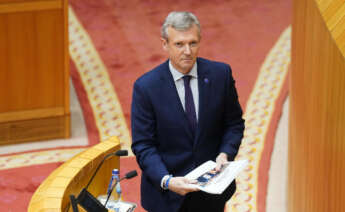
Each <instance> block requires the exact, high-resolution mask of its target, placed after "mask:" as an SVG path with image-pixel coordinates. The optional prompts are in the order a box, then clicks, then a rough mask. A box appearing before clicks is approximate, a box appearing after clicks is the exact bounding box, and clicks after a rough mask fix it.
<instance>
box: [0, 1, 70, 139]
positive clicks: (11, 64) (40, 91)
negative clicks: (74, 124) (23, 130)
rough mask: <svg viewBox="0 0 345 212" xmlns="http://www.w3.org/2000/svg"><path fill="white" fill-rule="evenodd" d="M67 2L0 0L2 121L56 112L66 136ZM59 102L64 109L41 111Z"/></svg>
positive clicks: (10, 122)
mask: <svg viewBox="0 0 345 212" xmlns="http://www.w3.org/2000/svg"><path fill="white" fill-rule="evenodd" d="M67 3H68V2H67V0H41V1H37V0H21V1H19V0H18V1H6V0H0V47H1V48H0V123H1V126H18V124H19V125H21V123H22V121H24V120H27V121H29V120H32V121H33V122H35V123H37V122H39V119H40V118H43V119H42V124H43V123H46V121H45V120H44V119H46V118H57V117H60V118H62V119H63V120H65V123H63V124H62V123H61V126H60V127H58V129H60V128H61V127H63V128H64V134H63V135H64V136H62V137H68V136H69V134H70V129H69V122H68V120H69V119H70V118H69V115H70V114H69V113H70V111H69V56H68V25H67V22H68V20H67V18H68V16H67V14H68V4H67ZM54 5H55V6H54ZM57 108H63V111H62V112H63V113H62V114H61V112H60V113H59V114H56V113H51V114H48V113H45V117H42V114H41V113H40V111H54V110H56V109H57ZM35 111H36V112H37V113H35ZM13 114H15V115H16V116H13ZM21 114H30V117H29V118H28V116H21ZM60 118H58V119H60ZM34 119H35V120H34ZM16 121H18V123H17V122H16ZM51 123H53V122H51ZM42 124H39V123H38V124H37V125H35V126H43V125H42ZM1 126H0V128H1ZM52 128H54V126H51V127H50V129H52ZM4 129H5V128H4ZM4 129H0V131H2V132H3V131H4ZM6 129H8V128H6ZM32 130H33V132H35V131H37V130H40V129H32ZM41 130H43V129H41ZM8 133H9V132H8ZM53 134H54V135H53ZM53 134H52V137H56V135H57V134H61V133H60V130H59V132H58V131H56V132H54V133H53ZM0 136H1V135H0ZM3 137H4V136H3ZM44 138H46V136H44ZM44 138H43V137H42V138H41V139H44ZM36 139H37V136H35V137H32V138H31V139H30V138H27V139H25V140H36ZM41 139H39V140H41ZM22 141H24V140H22ZM11 142H20V140H18V139H17V140H16V141H14V140H6V141H3V140H0V144H5V143H11Z"/></svg>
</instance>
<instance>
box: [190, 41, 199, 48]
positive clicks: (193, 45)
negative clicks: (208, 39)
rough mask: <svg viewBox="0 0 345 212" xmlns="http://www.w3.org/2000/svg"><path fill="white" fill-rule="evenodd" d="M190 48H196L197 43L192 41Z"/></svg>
mask: <svg viewBox="0 0 345 212" xmlns="http://www.w3.org/2000/svg"><path fill="white" fill-rule="evenodd" d="M190 46H191V47H196V46H198V42H196V41H193V42H191V43H190Z"/></svg>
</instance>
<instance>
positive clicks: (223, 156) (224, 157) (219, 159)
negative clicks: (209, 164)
mask: <svg viewBox="0 0 345 212" xmlns="http://www.w3.org/2000/svg"><path fill="white" fill-rule="evenodd" d="M228 162H229V161H228V155H227V154H226V153H224V152H221V153H220V154H219V155H218V156H217V158H216V163H217V166H216V168H215V170H216V172H219V171H220V168H221V167H222V165H224V164H226V163H228Z"/></svg>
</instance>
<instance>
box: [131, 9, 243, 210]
mask: <svg viewBox="0 0 345 212" xmlns="http://www.w3.org/2000/svg"><path fill="white" fill-rule="evenodd" d="M161 34H162V38H161V40H162V46H163V49H164V50H165V51H166V52H167V54H168V56H169V60H167V61H166V62H164V63H163V64H161V65H159V66H157V67H156V68H154V69H153V70H152V71H150V72H147V73H146V74H144V75H143V76H141V77H140V78H139V79H138V80H137V81H136V82H135V84H134V90H133V101H132V114H131V119H132V137H133V143H132V149H133V152H134V154H135V155H136V158H137V161H138V164H139V166H140V168H141V169H142V178H141V203H142V206H143V207H144V208H145V209H146V210H148V211H149V212H175V211H179V212H191V211H193V212H194V211H198V212H200V211H201V212H202V211H208V212H209V211H212V212H218V211H219V212H220V211H224V206H225V203H226V201H227V200H228V199H230V197H231V196H232V195H233V193H234V192H235V189H236V185H235V182H233V183H232V184H231V185H230V186H229V187H228V188H227V189H226V190H225V191H224V192H223V194H221V195H211V194H207V193H205V192H202V191H198V190H197V189H196V188H195V187H193V186H191V184H193V183H195V182H193V181H189V180H187V179H186V178H184V177H183V176H184V175H186V174H187V173H188V172H190V171H191V170H193V169H194V168H196V167H197V166H199V165H200V164H202V163H204V162H205V161H208V160H215V161H216V162H217V170H219V169H220V167H221V165H222V164H224V163H226V162H228V160H233V159H234V158H235V156H236V154H237V152H238V148H239V146H240V144H241V139H242V137H243V130H244V120H243V119H242V110H241V107H240V104H239V102H238V97H237V92H236V89H235V82H234V80H233V78H232V74H231V69H230V67H229V65H226V64H224V63H219V62H214V61H210V60H206V59H203V58H198V57H197V56H198V51H199V47H200V39H201V30H200V24H199V21H198V20H197V18H196V17H195V16H194V15H193V14H192V13H189V12H171V13H170V14H169V15H168V17H167V18H166V19H165V22H164V24H163V26H162V29H161Z"/></svg>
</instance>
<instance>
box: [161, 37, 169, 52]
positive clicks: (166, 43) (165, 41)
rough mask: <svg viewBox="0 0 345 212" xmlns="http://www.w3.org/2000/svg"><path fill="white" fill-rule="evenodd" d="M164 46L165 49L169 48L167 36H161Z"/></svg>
mask: <svg viewBox="0 0 345 212" xmlns="http://www.w3.org/2000/svg"><path fill="white" fill-rule="evenodd" d="M161 42H162V47H163V50H164V51H167V50H168V41H167V40H166V39H165V38H161Z"/></svg>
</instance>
